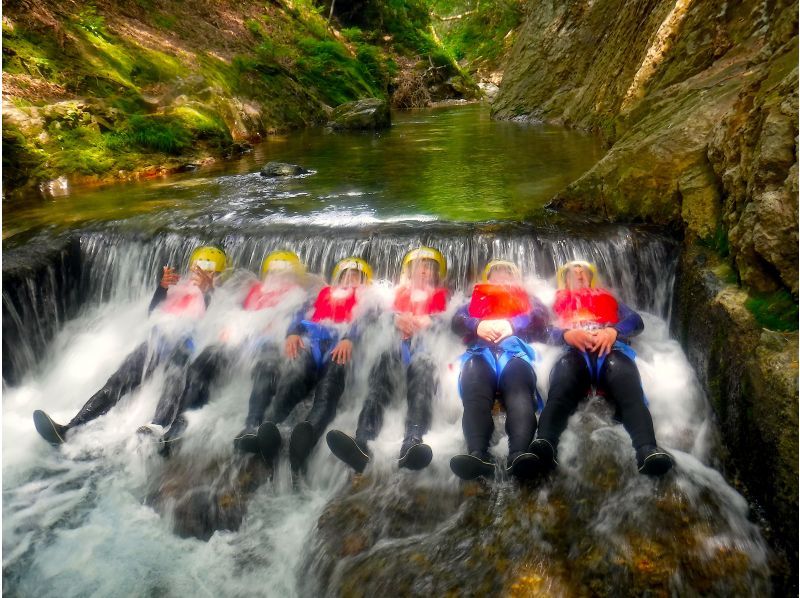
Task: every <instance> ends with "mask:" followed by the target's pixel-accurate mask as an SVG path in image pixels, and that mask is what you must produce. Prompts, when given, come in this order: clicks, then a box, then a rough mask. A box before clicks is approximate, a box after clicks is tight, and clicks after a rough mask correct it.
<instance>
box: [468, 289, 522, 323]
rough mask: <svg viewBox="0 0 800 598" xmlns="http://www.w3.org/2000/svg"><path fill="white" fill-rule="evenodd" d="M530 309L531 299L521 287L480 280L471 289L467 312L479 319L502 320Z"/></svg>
mask: <svg viewBox="0 0 800 598" xmlns="http://www.w3.org/2000/svg"><path fill="white" fill-rule="evenodd" d="M530 310H531V301H530V299H529V298H528V293H527V292H526V291H525V289H523V288H522V287H520V286H514V285H506V284H490V283H486V282H482V283H479V284H476V285H475V288H474V289H473V290H472V299H471V300H470V302H469V309H468V312H469V315H470V316H472V317H473V318H478V319H479V320H504V319H507V318H513V317H515V316H519V315H521V314H524V313H528V312H529V311H530Z"/></svg>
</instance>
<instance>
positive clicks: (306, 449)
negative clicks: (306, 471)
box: [289, 422, 316, 471]
mask: <svg viewBox="0 0 800 598" xmlns="http://www.w3.org/2000/svg"><path fill="white" fill-rule="evenodd" d="M314 444H316V439H315V438H314V428H313V427H312V425H311V422H300V423H299V424H297V425H296V426H295V427H294V429H293V430H292V435H291V437H290V438H289V463H290V464H291V466H292V469H293V470H294V471H299V470H301V469H302V468H303V466H304V465H305V464H306V460H307V459H308V456H309V455H310V454H311V451H312V450H313V449H314Z"/></svg>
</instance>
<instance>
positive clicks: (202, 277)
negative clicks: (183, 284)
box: [192, 266, 215, 293]
mask: <svg viewBox="0 0 800 598" xmlns="http://www.w3.org/2000/svg"><path fill="white" fill-rule="evenodd" d="M214 274H215V273H214V272H208V271H207V270H203V269H202V268H200V267H199V266H192V281H193V282H194V284H196V285H197V287H198V288H199V289H200V290H201V291H203V292H204V293H207V292H208V291H209V290H211V288H212V287H213V286H214Z"/></svg>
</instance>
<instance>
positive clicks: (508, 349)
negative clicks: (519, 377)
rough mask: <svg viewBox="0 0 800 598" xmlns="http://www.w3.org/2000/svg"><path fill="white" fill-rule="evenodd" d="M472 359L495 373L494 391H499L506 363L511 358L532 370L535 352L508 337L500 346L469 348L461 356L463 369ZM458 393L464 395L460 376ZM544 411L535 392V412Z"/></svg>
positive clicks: (524, 343)
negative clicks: (525, 364)
mask: <svg viewBox="0 0 800 598" xmlns="http://www.w3.org/2000/svg"><path fill="white" fill-rule="evenodd" d="M472 357H480V358H482V359H483V360H484V361H486V363H487V364H488V365H489V367H490V368H492V370H493V371H494V372H495V389H496V390H499V389H500V376H502V375H503V371H504V370H505V369H506V366H507V365H508V362H509V361H511V360H512V359H513V358H515V357H516V358H518V359H521V360H522V361H524V362H525V363H527V364H528V365H529V366H531V369H533V362H534V361H536V351H534V350H533V347H531V346H530V345H529V344H528V343H526V342H525V341H523V340H522V339H521V338H519V337H518V336H509V337H506V338H504V339H503V340H502V341H500V344H498V345H494V346H488V345H484V344H476V345H472V346H471V347H469V348H468V349H467V350H466V352H465V353H464V354H463V355H461V358H460V361H461V366H462V367H463V365H464V363H466V361H467V360H468V359H471V358H472ZM458 393H459V394H460V395H461V396H462V397H463V396H464V394H463V392H462V390H461V375H459V377H458ZM542 409H544V401H542V397H541V396H540V395H539V391H538V390H537V391H536V412H537V413H541V411H542Z"/></svg>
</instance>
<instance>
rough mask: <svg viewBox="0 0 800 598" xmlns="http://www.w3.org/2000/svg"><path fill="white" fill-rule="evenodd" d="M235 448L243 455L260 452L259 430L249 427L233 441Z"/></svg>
mask: <svg viewBox="0 0 800 598" xmlns="http://www.w3.org/2000/svg"><path fill="white" fill-rule="evenodd" d="M233 448H235V449H236V450H237V451H241V452H243V453H257V452H258V428H255V427H252V426H247V427H246V428H245V429H244V430H242V431H241V432H239V433H238V434H237V435H236V437H235V438H234V439H233Z"/></svg>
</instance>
